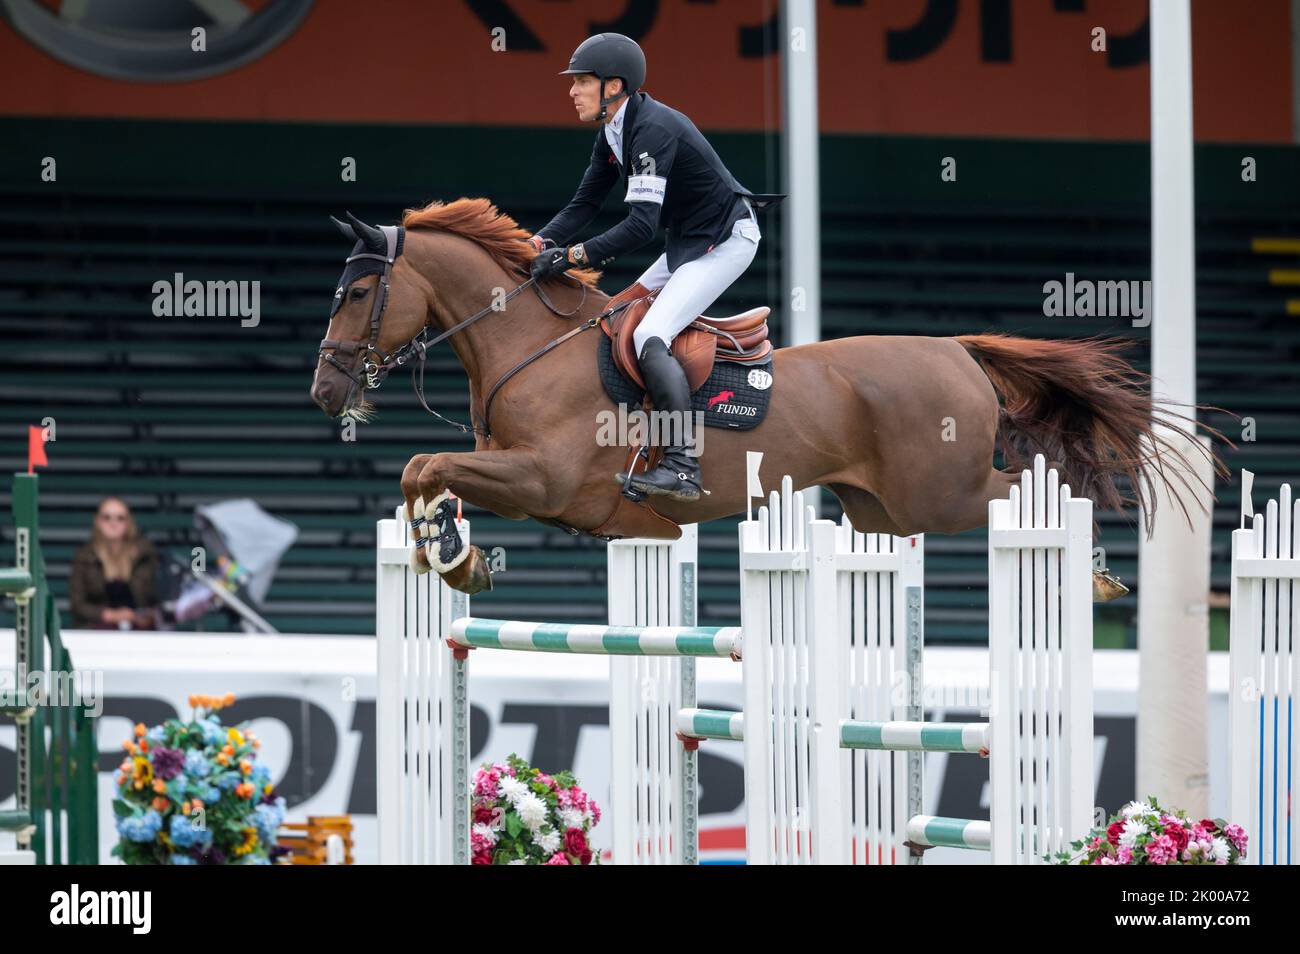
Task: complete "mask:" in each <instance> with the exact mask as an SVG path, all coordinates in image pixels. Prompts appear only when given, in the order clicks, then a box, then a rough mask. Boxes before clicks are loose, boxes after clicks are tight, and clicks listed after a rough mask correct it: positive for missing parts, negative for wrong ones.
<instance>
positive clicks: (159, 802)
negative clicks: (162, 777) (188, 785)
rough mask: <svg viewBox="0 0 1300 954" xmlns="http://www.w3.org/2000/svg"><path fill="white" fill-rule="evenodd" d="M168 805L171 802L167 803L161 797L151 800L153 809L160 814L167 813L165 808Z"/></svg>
mask: <svg viewBox="0 0 1300 954" xmlns="http://www.w3.org/2000/svg"><path fill="white" fill-rule="evenodd" d="M170 804H171V802H169V801H167V799H165V798H163V797H162V796H159V797H158V798H155V799H154V800H153V807H154V809H155V810H156V811H160V812H165V811H167V806H168V805H170Z"/></svg>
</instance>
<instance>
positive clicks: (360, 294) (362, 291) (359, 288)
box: [348, 285, 370, 301]
mask: <svg viewBox="0 0 1300 954" xmlns="http://www.w3.org/2000/svg"><path fill="white" fill-rule="evenodd" d="M369 290H370V289H368V288H366V286H364V285H354V286H353V288H352V291H351V292H349V293H348V297H349V298H351V299H352V300H353V301H360V300H361V299H363V298H365V297H366V292H368V291H369Z"/></svg>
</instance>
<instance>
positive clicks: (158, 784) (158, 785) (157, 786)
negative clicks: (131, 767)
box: [153, 778, 167, 794]
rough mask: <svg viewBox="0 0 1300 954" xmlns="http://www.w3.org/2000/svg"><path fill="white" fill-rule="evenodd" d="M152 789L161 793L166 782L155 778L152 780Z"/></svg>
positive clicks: (164, 788)
mask: <svg viewBox="0 0 1300 954" xmlns="http://www.w3.org/2000/svg"><path fill="white" fill-rule="evenodd" d="M153 790H154V791H155V792H158V793H159V794H161V793H163V792H165V791H167V783H166V782H164V781H163V780H162V779H160V778H156V779H154V780H153Z"/></svg>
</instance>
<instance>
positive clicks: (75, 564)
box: [68, 497, 158, 629]
mask: <svg viewBox="0 0 1300 954" xmlns="http://www.w3.org/2000/svg"><path fill="white" fill-rule="evenodd" d="M157 576H158V554H157V552H156V551H155V550H154V547H153V544H151V543H150V542H149V541H148V540H146V539H144V538H143V537H141V536H140V531H139V530H138V529H137V528H136V525H135V520H134V519H132V517H131V511H130V509H129V508H128V507H127V505H126V504H125V503H124V502H123V501H122V500H120V499H118V498H117V497H105V498H104V499H103V500H101V501H100V502H99V509H98V510H97V511H96V512H95V523H94V527H93V528H92V530H91V535H90V542H89V543H87V544H86V545H85V546H83V547H82V548H81V549H80V550H78V551H77V554H76V556H74V557H73V558H72V572H71V574H70V576H69V577H68V598H69V602H70V603H71V604H72V620H73V625H74V626H75V627H77V628H78V629H152V628H155V626H156V625H157V621H156V617H157V612H156V605H157V598H156V594H155V588H156V585H157Z"/></svg>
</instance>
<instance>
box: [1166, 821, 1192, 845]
mask: <svg viewBox="0 0 1300 954" xmlns="http://www.w3.org/2000/svg"><path fill="white" fill-rule="evenodd" d="M1165 835H1166V836H1167V837H1169V838H1170V839H1172V840H1173V843H1174V851H1175V852H1178V853H1181V852H1182V851H1183V849H1184V848H1186V847H1187V841H1188V838H1189V836H1188V834H1187V829H1186V828H1184V827H1183V826H1182V825H1180V824H1179V823H1178V820H1177V819H1172V820H1171V823H1170V824H1169V825H1167V826H1166V828H1165Z"/></svg>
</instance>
